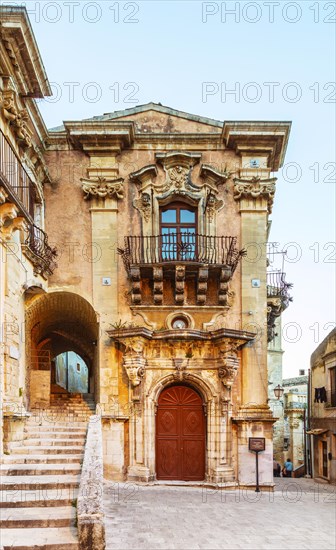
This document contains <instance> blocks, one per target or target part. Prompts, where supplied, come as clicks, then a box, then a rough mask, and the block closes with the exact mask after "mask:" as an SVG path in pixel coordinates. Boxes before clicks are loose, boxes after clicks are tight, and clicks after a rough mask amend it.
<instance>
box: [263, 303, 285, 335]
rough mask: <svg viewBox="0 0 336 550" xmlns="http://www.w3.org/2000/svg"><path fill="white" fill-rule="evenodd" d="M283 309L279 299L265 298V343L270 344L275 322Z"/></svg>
mask: <svg viewBox="0 0 336 550" xmlns="http://www.w3.org/2000/svg"><path fill="white" fill-rule="evenodd" d="M284 309H285V307H284V305H283V300H282V299H281V298H280V297H272V298H267V341H268V342H271V341H272V340H273V339H274V338H275V336H276V333H275V326H276V325H275V321H276V319H277V318H278V317H280V315H281V313H282V312H283V310H284Z"/></svg>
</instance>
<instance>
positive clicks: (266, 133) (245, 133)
mask: <svg viewBox="0 0 336 550" xmlns="http://www.w3.org/2000/svg"><path fill="white" fill-rule="evenodd" d="M290 129H291V122H265V121H255V122H253V121H242V122H233V121H228V122H225V123H224V127H223V133H222V138H223V140H224V142H225V144H226V146H227V147H228V148H229V149H233V150H234V151H235V152H236V153H237V154H241V153H246V154H247V153H250V154H252V155H259V156H260V155H265V156H267V157H268V166H269V168H270V169H271V170H273V171H276V170H278V169H279V168H280V167H281V166H282V164H283V161H284V157H285V153H286V148H287V143H288V138H289V133H290Z"/></svg>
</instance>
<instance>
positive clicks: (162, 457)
mask: <svg viewBox="0 0 336 550" xmlns="http://www.w3.org/2000/svg"><path fill="white" fill-rule="evenodd" d="M157 455H158V456H157V477H158V479H179V477H180V448H179V440H178V439H163V440H161V441H160V444H159V445H157Z"/></svg>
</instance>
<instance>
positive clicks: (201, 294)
mask: <svg viewBox="0 0 336 550" xmlns="http://www.w3.org/2000/svg"><path fill="white" fill-rule="evenodd" d="M208 277H209V268H208V267H200V268H199V270H198V279H197V303H198V304H200V305H203V304H205V302H206V293H207V289H208Z"/></svg>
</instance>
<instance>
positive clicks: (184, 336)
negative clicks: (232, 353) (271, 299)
mask: <svg viewBox="0 0 336 550" xmlns="http://www.w3.org/2000/svg"><path fill="white" fill-rule="evenodd" d="M107 334H108V335H109V337H110V338H112V339H113V340H116V341H122V340H125V339H128V338H142V339H145V340H163V341H176V340H180V341H181V340H185V341H190V340H194V341H196V340H200V341H205V342H220V341H221V340H224V339H227V338H232V339H235V340H237V341H239V346H243V345H244V344H246V343H247V342H250V341H251V340H253V339H254V338H255V336H256V334H255V333H253V332H247V331H244V330H234V329H226V328H222V329H218V330H213V331H205V330H197V329H184V330H160V331H154V330H150V329H148V328H145V327H131V328H121V329H112V330H108V331H107Z"/></svg>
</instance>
